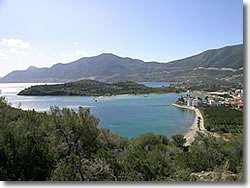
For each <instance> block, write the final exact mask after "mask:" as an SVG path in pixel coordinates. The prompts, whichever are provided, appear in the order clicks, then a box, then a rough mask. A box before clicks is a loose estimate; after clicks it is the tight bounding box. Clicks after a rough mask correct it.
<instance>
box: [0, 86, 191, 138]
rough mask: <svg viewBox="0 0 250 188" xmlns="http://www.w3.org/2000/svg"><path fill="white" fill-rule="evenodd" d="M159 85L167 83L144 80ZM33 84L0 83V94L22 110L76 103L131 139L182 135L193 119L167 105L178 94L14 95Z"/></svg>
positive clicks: (38, 109)
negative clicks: (151, 135)
mask: <svg viewBox="0 0 250 188" xmlns="http://www.w3.org/2000/svg"><path fill="white" fill-rule="evenodd" d="M145 84H146V85H148V86H154V87H160V86H162V85H168V84H169V83H155V84H154V83H145ZM31 85H36V84H27V83H18V84H13V83H11V84H0V89H1V90H2V94H1V95H2V96H5V97H6V98H7V99H8V101H9V102H10V103H11V104H12V106H14V107H17V106H18V105H20V104H21V108H22V109H24V110H27V109H35V110H37V111H48V110H49V107H50V106H58V107H60V108H62V107H69V108H73V109H75V110H77V108H78V107H79V106H82V107H86V108H90V110H91V113H92V114H93V115H94V116H95V117H97V118H99V119H100V123H99V125H98V126H99V127H105V128H109V129H110V130H111V132H112V133H118V135H120V136H125V137H128V138H134V137H137V136H139V135H141V134H144V133H148V132H153V133H156V134H164V135H166V136H168V137H170V136H171V135H173V134H177V133H180V134H185V133H186V132H187V131H188V128H189V127H190V126H191V125H192V123H193V120H194V112H193V111H190V110H184V109H179V108H176V107H173V106H169V104H171V103H174V102H175V101H176V100H177V98H178V97H180V95H181V94H165V95H147V97H145V96H144V95H138V96H115V97H110V98H98V99H97V102H95V100H94V98H93V97H78V96H43V97H38V96H36V97H33V96H32V97H30V96H17V95H16V94H17V93H18V92H19V91H21V90H22V89H24V88H25V87H29V86H31Z"/></svg>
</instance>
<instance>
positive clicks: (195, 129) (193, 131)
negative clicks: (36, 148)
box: [171, 104, 206, 146]
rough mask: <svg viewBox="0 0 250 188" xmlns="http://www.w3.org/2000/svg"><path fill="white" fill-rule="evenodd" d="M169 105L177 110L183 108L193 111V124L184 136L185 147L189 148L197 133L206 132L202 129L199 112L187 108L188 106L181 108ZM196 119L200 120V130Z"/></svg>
mask: <svg viewBox="0 0 250 188" xmlns="http://www.w3.org/2000/svg"><path fill="white" fill-rule="evenodd" d="M171 105H172V106H175V107H177V108H184V109H188V110H193V111H194V112H195V118H194V122H193V124H192V125H191V126H190V127H189V130H188V132H187V133H186V134H185V136H184V137H185V138H186V140H187V141H186V143H185V146H189V145H190V144H191V143H192V142H193V141H194V140H195V136H196V134H197V132H205V131H206V129H205V127H204V119H203V116H202V115H201V113H200V110H199V109H198V108H195V107H189V106H182V105H178V104H171ZM198 117H200V118H201V119H200V128H199V127H198Z"/></svg>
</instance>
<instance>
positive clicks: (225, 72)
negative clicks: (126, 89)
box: [0, 44, 243, 83]
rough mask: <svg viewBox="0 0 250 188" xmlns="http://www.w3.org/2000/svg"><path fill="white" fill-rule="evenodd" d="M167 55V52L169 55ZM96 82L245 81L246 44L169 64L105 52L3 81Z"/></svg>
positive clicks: (15, 72) (16, 75) (210, 51)
mask: <svg viewBox="0 0 250 188" xmlns="http://www.w3.org/2000/svg"><path fill="white" fill-rule="evenodd" d="M166 54H167V52H166ZM81 79H93V80H98V81H104V82H116V81H122V80H130V81H155V82H156V81H186V82H187V81H189V82H190V81H197V80H199V81H202V80H203V81H206V82H214V81H223V82H235V83H236V82H243V45H242V44H240V45H234V46H227V47H223V48H220V49H213V50H207V51H205V52H202V53H200V54H198V55H194V56H191V57H187V58H184V59H180V60H177V61H172V62H168V63H158V62H144V61H142V60H138V59H131V58H122V57H119V56H117V55H114V54H111V53H110V54H109V53H104V54H101V55H98V56H94V57H84V58H81V59H78V60H76V61H74V62H71V63H67V64H62V63H58V64H55V65H53V66H52V67H50V68H37V67H34V66H31V67H29V68H28V69H27V70H22V71H20V70H18V71H13V72H11V73H9V74H8V75H6V76H5V77H3V78H0V82H9V83H11V82H68V81H75V80H81Z"/></svg>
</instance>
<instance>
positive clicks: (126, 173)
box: [0, 98, 243, 181]
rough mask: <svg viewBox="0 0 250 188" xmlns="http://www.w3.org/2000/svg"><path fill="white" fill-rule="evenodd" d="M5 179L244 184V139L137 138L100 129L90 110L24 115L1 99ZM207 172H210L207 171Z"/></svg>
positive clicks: (1, 174) (0, 170)
mask: <svg viewBox="0 0 250 188" xmlns="http://www.w3.org/2000/svg"><path fill="white" fill-rule="evenodd" d="M0 107H1V108H0V180H5V181H6V180H10V181H14V180H20V181H29V180H33V181H43V180H51V181H242V180H243V137H242V135H241V134H238V135H235V136H228V137H226V138H216V137H213V136H211V135H203V134H199V135H198V137H197V138H196V139H195V141H194V142H193V143H192V144H191V146H189V148H188V147H186V148H185V150H184V149H183V144H184V143H185V138H184V137H183V135H178V134H177V135H174V136H172V140H171V141H169V140H168V138H167V137H165V136H163V135H155V134H153V133H148V134H144V135H141V136H140V137H138V138H136V139H131V140H128V139H127V138H123V137H119V136H118V135H113V134H111V133H110V132H109V130H108V129H98V128H97V124H98V119H96V118H95V117H94V116H92V115H91V114H90V111H89V110H88V109H83V108H79V110H78V112H74V111H73V110H70V109H67V108H64V109H59V108H57V107H52V108H51V111H50V113H37V112H35V111H22V110H18V109H15V108H12V107H10V106H9V104H8V103H7V101H6V100H5V99H2V98H1V99H0ZM203 171H204V172H203Z"/></svg>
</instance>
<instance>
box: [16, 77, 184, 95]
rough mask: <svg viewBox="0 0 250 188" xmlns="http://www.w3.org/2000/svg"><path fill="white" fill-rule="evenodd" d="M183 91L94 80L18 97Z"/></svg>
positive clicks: (25, 92) (26, 92) (31, 91)
mask: <svg viewBox="0 0 250 188" xmlns="http://www.w3.org/2000/svg"><path fill="white" fill-rule="evenodd" d="M176 91H178V92H179V91H181V90H177V89H173V88H151V87H147V86H145V85H142V84H138V83H135V82H130V81H123V82H117V83H112V84H109V83H104V82H98V81H94V80H81V81H77V82H71V83H65V84H56V85H39V86H32V87H30V88H26V89H24V90H23V91H21V92H20V93H19V94H18V95H28V96H44V95H53V96H59V95H61V96H64V95H67V96H72V95H75V96H112V95H122V94H131V95H137V94H151V93H157V94H162V93H169V92H176Z"/></svg>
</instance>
